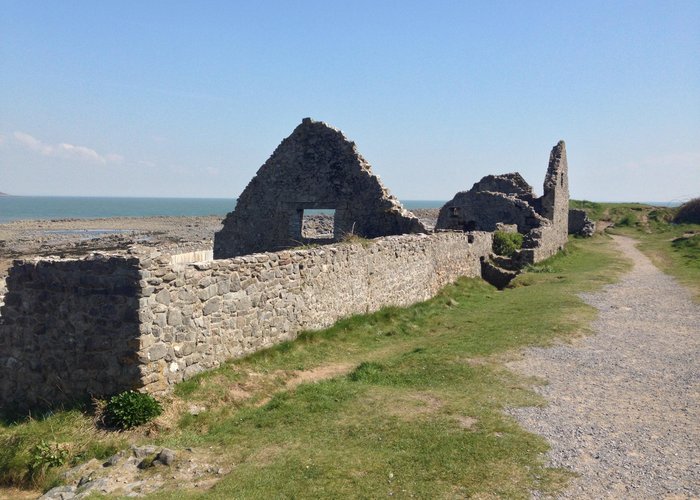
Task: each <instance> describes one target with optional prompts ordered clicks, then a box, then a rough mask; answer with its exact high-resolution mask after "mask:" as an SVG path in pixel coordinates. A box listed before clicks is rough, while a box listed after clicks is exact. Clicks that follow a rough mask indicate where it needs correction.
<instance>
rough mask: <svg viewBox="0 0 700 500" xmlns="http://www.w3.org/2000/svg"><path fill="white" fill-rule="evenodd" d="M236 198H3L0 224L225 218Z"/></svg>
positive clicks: (411, 206)
mask: <svg viewBox="0 0 700 500" xmlns="http://www.w3.org/2000/svg"><path fill="white" fill-rule="evenodd" d="M402 203H403V205H404V207H406V208H407V209H408V210H416V209H419V208H440V207H442V206H443V205H444V204H445V201H440V200H402ZM235 206H236V200H235V199H233V198H116V197H115V198H101V197H87V196H85V197H82V196H0V223H3V222H11V221H15V220H34V219H44V220H46V219H48V220H53V219H101V218H109V217H154V216H159V215H162V216H204V215H217V216H220V217H223V216H225V215H226V214H227V213H228V212H230V211H232V210H233V209H234V207H235Z"/></svg>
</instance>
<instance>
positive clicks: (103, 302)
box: [0, 232, 492, 405]
mask: <svg viewBox="0 0 700 500" xmlns="http://www.w3.org/2000/svg"><path fill="white" fill-rule="evenodd" d="M491 245H492V235H491V234H490V233H483V232H475V233H459V232H454V233H453V232H446V233H438V234H432V235H403V236H391V237H385V238H379V239H376V240H371V241H368V242H366V243H364V242H363V243H355V244H347V243H343V244H338V245H334V246H323V247H317V248H310V249H304V250H286V251H282V252H277V253H263V254H253V255H247V256H242V257H236V258H232V259H223V260H211V261H204V262H191V260H192V259H195V258H199V257H201V256H205V257H206V254H197V253H194V252H195V250H191V249H190V251H189V252H188V254H187V255H184V254H174V253H167V252H160V251H157V250H153V249H140V250H135V251H133V252H132V254H131V255H124V256H111V257H95V258H92V259H83V260H61V261H41V260H39V261H31V262H20V263H18V264H16V265H15V266H14V267H13V268H12V269H11V272H10V275H9V277H8V293H7V296H6V304H5V306H4V307H3V309H2V320H1V321H2V322H0V404H2V405H6V404H10V403H19V404H24V405H37V404H46V405H52V404H56V403H62V402H68V401H70V400H73V399H79V398H83V397H85V396H88V395H99V396H103V395H108V394H111V393H115V392H119V391H121V390H125V389H129V388H142V389H143V390H145V391H148V392H151V393H162V392H166V391H168V390H169V389H170V387H171V385H172V384H174V383H176V382H178V381H180V380H183V379H186V378H188V377H191V376H192V375H194V374H196V373H199V372H201V371H203V370H206V369H210V368H213V367H216V366H218V365H219V364H221V363H222V362H223V361H225V360H227V359H230V358H235V357H239V356H243V355H245V354H248V353H252V352H255V351H257V350H260V349H262V348H265V347H268V346H271V345H273V344H276V343H279V342H282V341H284V340H288V339H292V338H294V337H295V336H296V335H297V334H298V333H299V332H300V331H302V330H307V329H318V328H323V327H326V326H329V325H331V324H333V323H334V322H335V321H337V320H338V319H340V318H342V317H345V316H349V315H352V314H358V313H366V312H370V311H375V310H378V309H380V308H382V307H385V306H389V305H396V306H406V305H409V304H412V303H415V302H419V301H422V300H426V299H428V298H430V297H432V296H434V295H435V293H436V292H437V291H438V290H439V289H440V288H441V287H443V286H444V285H446V284H448V283H450V282H452V281H454V280H455V279H456V278H458V277H460V276H480V272H481V264H480V261H481V259H482V258H483V257H486V256H487V255H488V254H489V253H490V251H491Z"/></svg>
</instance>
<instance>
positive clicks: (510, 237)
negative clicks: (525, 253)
mask: <svg viewBox="0 0 700 500" xmlns="http://www.w3.org/2000/svg"><path fill="white" fill-rule="evenodd" d="M522 247H523V235H522V234H520V233H506V232H504V231H496V232H494V233H493V252H494V253H495V254H496V255H503V256H505V257H512V256H513V254H515V252H516V250H520V249H521V248H522Z"/></svg>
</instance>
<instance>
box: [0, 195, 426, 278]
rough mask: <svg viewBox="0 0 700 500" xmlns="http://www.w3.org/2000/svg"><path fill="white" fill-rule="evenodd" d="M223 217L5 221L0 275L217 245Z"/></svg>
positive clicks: (0, 232) (419, 212) (0, 239)
mask: <svg viewBox="0 0 700 500" xmlns="http://www.w3.org/2000/svg"><path fill="white" fill-rule="evenodd" d="M438 212H439V209H417V210H414V211H413V213H414V214H415V215H416V216H417V217H419V218H420V219H421V220H423V221H425V222H426V223H428V224H429V225H430V226H433V225H434V224H435V220H436V219H437V214H438ZM222 221H223V217H222V216H218V215H209V216H144V217H108V218H92V219H75V218H70V219H51V220H43V219H39V220H15V221H10V222H3V223H0V279H4V277H5V276H6V274H7V270H8V268H9V267H10V266H11V265H12V261H13V260H15V259H26V258H32V257H40V256H48V255H57V256H63V257H71V256H81V255H87V254H89V253H91V252H99V251H103V252H108V251H116V250H124V249H126V248H128V247H129V246H131V245H133V244H136V243H138V244H145V245H150V246H160V245H168V244H187V243H205V244H207V243H213V240H214V233H216V232H217V231H219V230H220V229H221V227H222Z"/></svg>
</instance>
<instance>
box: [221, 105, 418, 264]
mask: <svg viewBox="0 0 700 500" xmlns="http://www.w3.org/2000/svg"><path fill="white" fill-rule="evenodd" d="M324 209H325V210H326V211H334V221H333V235H332V238H329V239H323V240H322V241H319V240H318V238H310V237H306V236H305V235H304V234H303V226H302V222H303V218H304V211H306V210H324ZM425 232H427V229H426V228H425V226H424V225H423V224H422V223H421V222H420V221H419V220H418V218H416V217H415V216H414V215H413V214H412V213H410V212H408V211H407V210H405V209H404V208H403V207H402V206H401V203H400V202H399V200H397V199H396V198H395V197H394V196H392V195H391V194H389V191H388V190H387V189H386V188H385V187H384V186H383V185H382V182H381V181H380V180H379V177H377V176H376V175H374V174H373V173H372V168H371V167H370V164H369V163H368V162H367V160H365V159H364V158H363V157H362V155H361V154H360V153H359V152H358V151H357V147H356V146H355V143H354V142H351V141H349V140H348V139H347V138H346V137H345V136H344V135H343V133H342V132H341V131H340V130H338V129H335V128H333V127H331V126H329V125H327V124H325V123H323V122H317V121H314V120H312V119H311V118H304V120H303V121H302V122H301V124H300V125H299V126H298V127H297V128H296V129H294V132H292V134H291V135H290V136H289V137H287V138H286V139H285V140H283V141H282V143H281V144H280V145H279V146H278V147H277V149H276V150H275V152H274V153H272V156H271V157H270V159H269V160H267V161H266V162H265V164H264V165H263V166H262V167H260V170H258V173H257V174H256V175H255V177H253V180H251V181H250V183H249V184H248V187H246V188H245V190H244V191H243V193H242V194H241V196H240V198H239V199H238V203H237V205H236V209H235V210H234V211H233V212H231V213H229V214H228V215H227V216H226V219H225V220H224V227H223V229H222V230H221V231H219V232H218V233H216V236H215V238H214V258H216V259H224V258H228V257H235V256H238V255H245V254H249V253H254V252H267V251H277V250H282V249H284V248H291V247H298V246H300V245H302V244H308V243H329V242H333V241H339V240H340V239H342V238H343V237H344V236H346V235H349V234H355V235H358V236H362V237H364V238H376V237H378V236H389V235H392V234H406V233H425ZM329 240H330V241H329Z"/></svg>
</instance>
